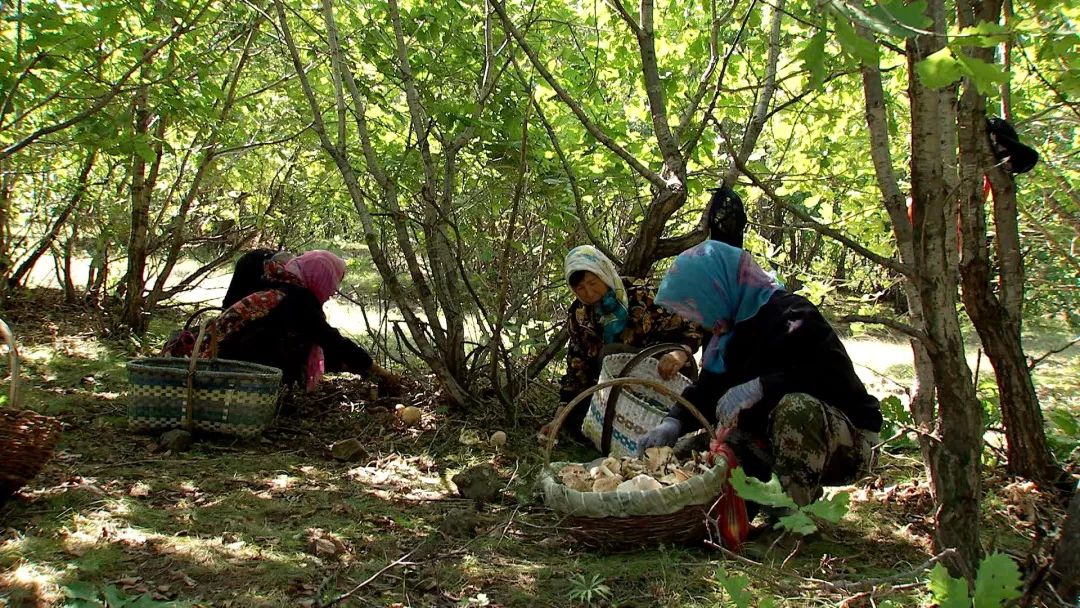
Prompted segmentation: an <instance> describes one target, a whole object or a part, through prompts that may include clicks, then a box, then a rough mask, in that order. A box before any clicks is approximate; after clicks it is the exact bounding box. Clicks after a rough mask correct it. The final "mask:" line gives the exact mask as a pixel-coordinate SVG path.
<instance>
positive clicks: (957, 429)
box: [907, 0, 983, 579]
mask: <svg viewBox="0 0 1080 608" xmlns="http://www.w3.org/2000/svg"><path fill="white" fill-rule="evenodd" d="M929 16H930V17H931V19H932V20H933V23H934V25H933V27H934V32H933V33H931V34H927V35H920V36H918V37H916V38H914V39H911V40H909V41H908V45H907V51H908V74H909V84H908V96H909V98H910V101H911V186H912V190H911V196H912V221H911V226H912V240H911V243H912V245H913V258H914V262H915V267H916V276H917V277H918V278H917V280H916V281H915V282H916V291H917V293H918V299H919V302H920V303H921V306H922V311H923V321H924V324H925V332H926V334H927V338H928V339H927V343H926V347H927V354H928V355H929V359H930V361H931V365H932V368H933V373H934V381H935V389H936V394H937V400H938V422H937V427H936V432H935V434H934V438H933V439H931V440H930V445H929V446H928V448H929V449H927V452H928V455H929V461H928V465H929V476H930V483H931V488H932V490H933V494H934V501H935V504H936V505H937V510H936V512H935V530H934V544H935V546H936V548H937V550H938V551H941V550H944V549H946V548H955V549H956V550H957V551H958V553H959V562H958V563H954V564H950V569H951V570H953V571H954V573H958V574H962V575H964V576H966V577H968V578H969V579H970V578H972V577H973V575H974V572H975V570H974V568H975V564H977V563H978V560H979V557H980V556H981V551H982V550H981V547H980V545H979V501H980V498H981V494H982V487H981V462H980V456H981V454H982V433H983V420H982V408H981V407H980V405H979V402H978V399H977V397H976V394H975V387H974V384H973V383H972V378H971V371H970V369H969V368H968V365H967V360H966V358H965V352H964V342H963V336H962V335H961V332H960V322H959V316H958V314H957V285H956V281H955V273H954V272H953V270H952V268H953V267H952V266H950V263H949V261H950V259H949V252H948V250H947V238H946V234H945V232H946V231H947V230H954V229H955V228H954V220H953V217H952V216H948V215H947V213H946V211H947V209H949V208H950V205H949V199H950V198H952V196H953V195H952V193H951V192H950V190H949V188H948V185H947V182H946V179H945V176H944V166H945V165H944V161H945V159H946V157H947V154H946V153H945V151H944V148H945V147H946V145H947V144H943V139H942V128H941V121H940V119H939V115H940V112H941V107H942V103H943V100H942V96H943V95H946V94H947V92H943V91H935V90H932V89H929V88H927V87H925V86H923V84H922V83H921V82H920V81H919V79H918V77H917V75H916V71H915V65H916V64H917V63H918V62H919V61H921V60H922V59H924V58H925V57H927V56H928V55H930V54H932V53H934V52H935V51H937V50H939V49H940V48H942V46H943V44H944V30H945V22H946V20H945V15H944V3H943V1H942V0H932V1H931V3H930V6H929Z"/></svg>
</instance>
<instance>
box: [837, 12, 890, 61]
mask: <svg viewBox="0 0 1080 608" xmlns="http://www.w3.org/2000/svg"><path fill="white" fill-rule="evenodd" d="M833 22H834V24H835V28H836V39H837V40H838V41H840V47H841V48H843V49H844V52H845V53H847V54H848V55H851V56H852V57H855V58H856V59H858V60H859V61H861V62H862V63H864V64H865V65H868V66H876V65H878V62H879V61H880V60H881V54H880V53H879V52H878V47H877V45H876V44H874V43H873V42H871V41H870V40H867V39H866V38H863V37H862V36H860V35H859V34H858V32H856V31H855V28H853V27H852V26H851V23H849V22H848V20H847V19H845V18H844V16H843V15H834V17H833Z"/></svg>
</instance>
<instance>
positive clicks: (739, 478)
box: [729, 467, 796, 509]
mask: <svg viewBox="0 0 1080 608" xmlns="http://www.w3.org/2000/svg"><path fill="white" fill-rule="evenodd" d="M729 481H731V487H733V488H735V493H736V494H738V495H739V496H741V497H742V499H743V500H749V501H752V502H756V503H758V504H761V505H767V506H770V507H787V508H791V509H794V508H795V506H796V505H795V501H794V500H791V497H789V496H788V495H787V494H784V490H783V489H782V488H781V487H780V480H779V479H778V478H777V477H776V475H773V476H772V479H770V480H769V483H762V482H761V481H760V480H757V479H754V478H753V477H747V476H746V473H745V472H743V470H742V467H736V468H735V470H734V471H732V472H731V479H730V480H729Z"/></svg>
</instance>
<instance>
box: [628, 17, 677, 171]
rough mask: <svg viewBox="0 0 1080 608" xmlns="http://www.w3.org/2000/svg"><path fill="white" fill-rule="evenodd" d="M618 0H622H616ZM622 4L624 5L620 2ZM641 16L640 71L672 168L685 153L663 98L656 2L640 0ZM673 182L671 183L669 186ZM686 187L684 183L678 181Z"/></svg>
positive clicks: (658, 135) (660, 141) (658, 137)
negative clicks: (654, 8)
mask: <svg viewBox="0 0 1080 608" xmlns="http://www.w3.org/2000/svg"><path fill="white" fill-rule="evenodd" d="M613 1H614V2H616V3H620V2H621V0H613ZM619 6H622V5H621V4H619ZM640 13H641V15H640V20H641V27H639V28H638V30H637V32H636V34H637V41H638V50H639V54H640V55H641V73H642V77H643V78H644V80H645V96H646V97H647V98H648V100H649V109H650V110H651V112H650V113H651V114H652V123H653V134H654V135H655V136H656V143H657V145H658V146H659V147H660V152H661V154H663V156H664V165H665V166H664V169H665V170H670V171H673V172H674V170H675V169H676V168H681V167H682V166H683V164H684V163H683V159H682V155H681V154H680V153H679V142H678V140H677V139H675V134H674V133H672V132H671V125H669V124H668V117H667V105H666V103H665V99H664V85H663V83H662V82H660V70H659V67H658V61H657V58H656V31H655V28H654V27H653V16H654V15H653V13H654V11H653V2H652V0H641V8H640ZM661 177H668V176H667V175H661ZM669 179H670V180H675V179H678V176H676V175H671V176H670V177H669ZM673 185H676V184H675V183H674V182H673V183H671V184H669V185H668V188H669V189H670V188H671V187H672V186H673ZM678 185H679V186H681V187H682V188H684V189H685V187H686V185H685V184H678Z"/></svg>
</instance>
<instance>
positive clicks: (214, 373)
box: [127, 322, 281, 437]
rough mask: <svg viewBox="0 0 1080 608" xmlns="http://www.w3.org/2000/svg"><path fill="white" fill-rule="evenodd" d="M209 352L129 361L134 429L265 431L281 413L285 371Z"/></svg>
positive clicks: (252, 433)
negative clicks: (200, 355) (207, 355)
mask: <svg viewBox="0 0 1080 608" xmlns="http://www.w3.org/2000/svg"><path fill="white" fill-rule="evenodd" d="M206 327H207V323H206V322H204V323H203V324H202V326H201V328H200V330H199V336H198V338H197V339H196V340H195V350H194V352H196V353H197V352H199V349H200V346H201V344H202V341H203V339H204V338H205V336H206V334H207V331H206ZM210 333H211V334H212V333H213V332H210ZM213 342H214V338H213V337H212V338H211V343H212V344H213ZM211 351H212V352H213V353H214V354H212V355H211V358H210V359H199V358H196V357H192V358H190V359H181V358H178V357H150V358H145V359H136V360H134V361H130V362H129V363H128V364H127V371H128V381H129V382H130V384H131V389H130V391H129V393H128V423H129V426H130V428H131V429H132V430H135V431H144V432H157V431H163V430H168V429H175V428H182V429H187V430H189V431H194V430H201V431H209V432H213V433H223V434H227V435H238V436H240V437H254V436H257V435H259V434H260V433H262V432H263V431H264V430H266V428H267V427H269V426H270V424H271V423H272V422H273V421H274V417H275V416H276V415H277V404H278V394H279V392H280V389H281V370H280V369H277V368H276V367H269V366H266V365H258V364H256V363H248V362H246V361H232V360H229V359H218V358H217V357H216V348H211Z"/></svg>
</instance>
